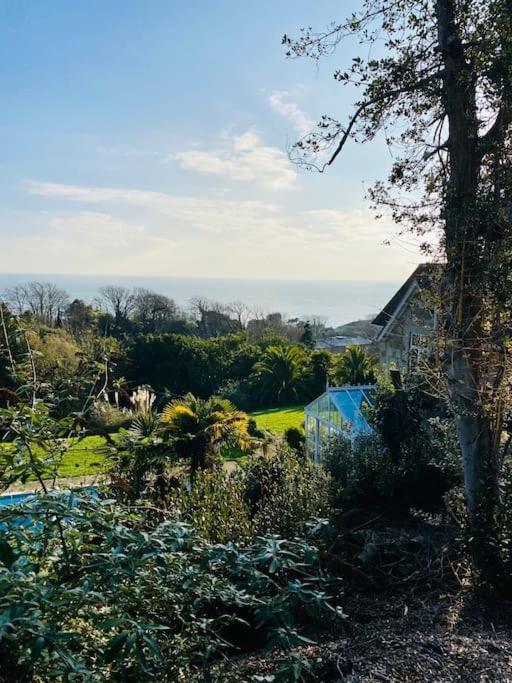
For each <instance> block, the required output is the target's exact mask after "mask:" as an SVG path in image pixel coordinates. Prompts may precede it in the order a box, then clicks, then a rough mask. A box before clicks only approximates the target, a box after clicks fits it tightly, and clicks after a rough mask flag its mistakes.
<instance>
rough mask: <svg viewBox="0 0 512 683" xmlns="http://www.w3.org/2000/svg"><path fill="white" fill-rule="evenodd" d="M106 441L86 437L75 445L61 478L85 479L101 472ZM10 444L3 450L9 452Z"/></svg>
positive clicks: (3, 447)
mask: <svg viewBox="0 0 512 683" xmlns="http://www.w3.org/2000/svg"><path fill="white" fill-rule="evenodd" d="M105 446H106V441H105V439H104V438H103V437H102V436H86V437H84V438H83V439H81V440H80V441H78V440H76V442H75V443H73V444H72V445H71V447H70V448H69V449H68V450H67V451H66V453H64V456H63V458H62V463H61V466H60V468H59V476H61V477H83V476H85V475H88V474H97V473H98V472H100V471H101V469H102V467H103V463H104V460H105ZM9 447H10V446H9V444H8V443H6V444H2V445H1V447H0V453H1V451H2V450H5V451H6V450H8V449H9ZM38 455H39V454H38Z"/></svg>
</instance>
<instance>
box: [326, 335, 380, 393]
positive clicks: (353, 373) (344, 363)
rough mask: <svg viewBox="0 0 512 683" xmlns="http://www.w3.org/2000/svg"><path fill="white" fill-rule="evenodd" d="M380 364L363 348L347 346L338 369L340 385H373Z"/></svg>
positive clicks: (337, 376) (337, 378)
mask: <svg viewBox="0 0 512 683" xmlns="http://www.w3.org/2000/svg"><path fill="white" fill-rule="evenodd" d="M377 367H378V363H377V361H376V359H375V358H374V357H373V356H370V355H369V354H368V353H366V351H365V350H364V349H363V348H362V347H361V346H356V345H350V346H347V349H346V351H345V353H344V354H343V355H342V356H341V358H340V360H339V362H338V366H337V368H336V381H337V382H338V383H339V384H351V385H357V384H372V383H373V382H375V374H376V372H377Z"/></svg>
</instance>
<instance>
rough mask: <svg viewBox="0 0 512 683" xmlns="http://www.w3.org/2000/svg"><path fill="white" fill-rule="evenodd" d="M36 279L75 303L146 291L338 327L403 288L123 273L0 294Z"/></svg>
mask: <svg viewBox="0 0 512 683" xmlns="http://www.w3.org/2000/svg"><path fill="white" fill-rule="evenodd" d="M33 280H37V281H41V282H53V283H54V284H55V285H57V286H58V287H61V288H62V289H65V290H66V291H67V292H68V294H69V296H70V298H71V299H76V298H79V299H83V300H85V301H87V302H93V301H94V299H95V297H96V296H97V294H98V291H99V289H100V288H101V287H104V286H106V285H120V286H123V287H128V288H135V287H143V288H147V289H152V290H154V291H155V292H158V293H159V294H165V295H166V296H168V297H170V298H172V299H174V300H175V301H176V303H177V304H178V305H179V306H181V307H183V308H187V306H188V305H189V303H190V300H191V299H192V298H194V297H203V298H207V299H209V300H211V301H217V302H220V303H223V304H229V303H232V302H235V301H236V302H242V303H244V304H245V305H246V306H247V307H248V308H249V309H250V310H251V311H257V312H258V313H265V314H266V313H275V312H279V313H282V314H283V316H284V317H285V319H291V318H300V319H302V320H308V319H312V318H313V317H314V316H321V317H322V319H323V320H324V321H325V322H326V324H327V325H329V326H332V327H337V326H339V325H344V324H345V323H349V322H352V321H354V320H363V319H369V318H371V317H373V316H375V315H377V313H378V312H379V311H380V310H381V308H382V307H383V306H384V305H385V304H386V302H387V301H388V300H389V299H390V298H391V296H392V295H393V294H394V293H395V292H396V290H397V289H398V287H399V286H400V285H401V284H402V283H401V282H399V281H391V280H386V281H380V280H379V281H377V280H371V281H370V280H262V279H258V280H256V279H254V280H249V279H234V278H229V279H228V278H195V277H194V278H192V277H190V278H189V277H152V276H119V275H111V276H107V275H62V274H58V275H51V274H37V275H34V274H26V273H0V294H4V293H5V290H6V289H8V288H9V287H13V286H15V285H17V284H23V283H26V282H30V281H33Z"/></svg>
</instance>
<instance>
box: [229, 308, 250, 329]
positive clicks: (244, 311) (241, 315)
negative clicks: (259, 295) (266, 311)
mask: <svg viewBox="0 0 512 683" xmlns="http://www.w3.org/2000/svg"><path fill="white" fill-rule="evenodd" d="M227 308H228V311H229V314H230V315H231V317H232V318H234V319H235V320H236V321H237V323H238V326H239V328H240V329H241V330H243V329H245V327H246V326H247V321H248V320H249V317H250V315H251V312H250V309H249V307H248V306H246V305H245V304H244V303H243V302H242V301H233V302H232V303H230V304H229V305H228V307H227Z"/></svg>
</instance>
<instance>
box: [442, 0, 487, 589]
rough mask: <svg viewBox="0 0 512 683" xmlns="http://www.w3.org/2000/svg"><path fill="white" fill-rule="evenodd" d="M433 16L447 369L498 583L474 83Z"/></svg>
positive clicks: (472, 492) (483, 564) (470, 502)
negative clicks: (441, 113) (443, 127)
mask: <svg viewBox="0 0 512 683" xmlns="http://www.w3.org/2000/svg"><path fill="white" fill-rule="evenodd" d="M436 15H437V23H438V37H439V46H440V50H441V54H442V57H443V62H444V75H443V99H444V106H445V110H446V113H447V117H448V124H449V142H448V151H449V168H450V171H449V179H448V187H447V191H446V201H445V207H446V209H445V214H444V221H445V236H446V245H445V246H446V258H447V265H446V276H445V285H446V293H447V304H448V315H447V319H446V329H445V336H446V356H445V374H446V377H447V381H448V389H449V393H450V398H451V403H452V406H453V410H454V413H455V419H456V425H457V432H458V438H459V443H460V448H461V452H462V458H463V464H464V484H465V492H466V501H467V508H468V514H469V521H470V525H471V535H472V549H473V566H474V570H475V575H476V576H477V577H478V579H479V580H480V581H481V582H482V583H483V584H494V585H495V584H496V582H497V580H498V576H499V573H500V560H499V550H498V545H497V542H496V538H497V513H498V505H499V486H498V477H497V472H496V466H495V463H496V458H495V453H494V446H493V444H495V443H499V439H496V438H495V437H496V435H493V433H492V426H491V421H490V418H489V416H488V414H487V413H486V409H485V406H484V405H483V399H482V396H483V393H484V392H483V389H484V387H483V380H482V367H483V360H484V355H485V349H484V334H483V321H482V311H484V310H485V287H484V283H483V278H484V276H485V264H484V263H483V261H482V255H481V253H480V251H479V247H478V236H479V233H480V228H481V226H480V224H479V221H480V220H481V219H480V218H479V212H478V211H477V201H478V187H479V185H478V183H479V173H480V165H481V158H480V153H479V148H478V119H477V114H476V86H475V77H474V73H473V69H472V66H471V64H469V63H468V62H467V61H466V58H465V54H464V45H463V44H462V41H461V39H460V36H459V33H458V29H457V24H456V14H455V8H454V3H453V0H437V2H436ZM493 437H494V438H493Z"/></svg>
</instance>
